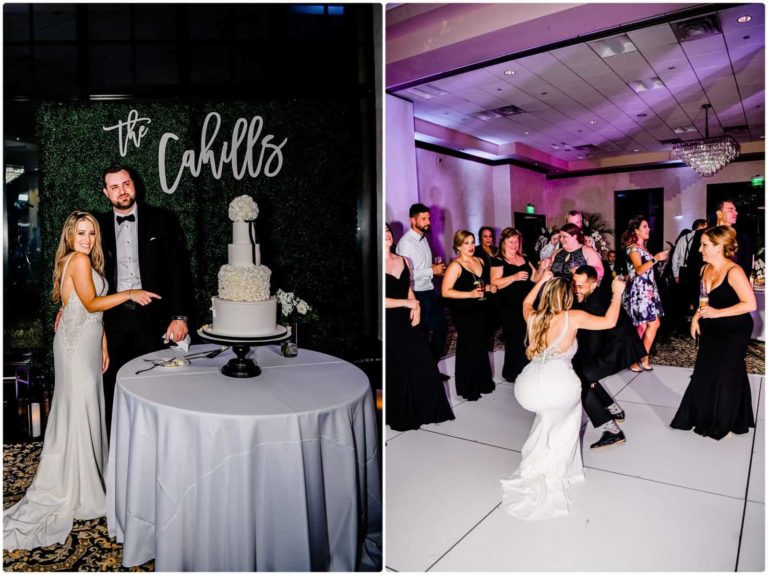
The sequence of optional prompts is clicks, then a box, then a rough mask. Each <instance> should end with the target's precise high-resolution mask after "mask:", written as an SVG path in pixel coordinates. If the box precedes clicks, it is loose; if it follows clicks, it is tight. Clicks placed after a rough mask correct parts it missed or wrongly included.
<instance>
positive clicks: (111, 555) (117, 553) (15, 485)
mask: <svg viewBox="0 0 768 575" xmlns="http://www.w3.org/2000/svg"><path fill="white" fill-rule="evenodd" d="M42 448H43V443H42V441H35V442H32V443H18V444H13V445H4V446H3V506H4V508H5V509H7V508H8V507H10V506H11V505H13V504H14V503H16V502H17V501H18V500H19V499H21V498H22V497H23V496H24V493H25V492H26V490H27V487H29V484H30V483H32V479H33V478H34V476H35V473H36V472H37V462H38V459H39V458H40V451H41V450H42ZM122 556H123V546H122V545H121V544H119V543H117V542H116V541H115V540H114V539H111V538H110V537H109V536H108V535H107V519H106V518H105V517H101V518H99V519H92V520H90V521H75V524H74V526H73V528H72V533H71V534H70V535H69V537H67V540H66V541H65V542H64V543H63V544H61V545H51V546H49V547H42V548H39V549H34V550H32V551H26V550H21V549H18V550H16V551H3V570H4V571H154V569H155V562H154V561H150V562H148V563H145V564H144V565H140V566H138V567H131V568H125V567H123V566H122V565H121V564H120V561H121V559H122Z"/></svg>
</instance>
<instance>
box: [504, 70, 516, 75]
mask: <svg viewBox="0 0 768 575" xmlns="http://www.w3.org/2000/svg"><path fill="white" fill-rule="evenodd" d="M504 75H505V76H514V75H515V71H514V70H504Z"/></svg>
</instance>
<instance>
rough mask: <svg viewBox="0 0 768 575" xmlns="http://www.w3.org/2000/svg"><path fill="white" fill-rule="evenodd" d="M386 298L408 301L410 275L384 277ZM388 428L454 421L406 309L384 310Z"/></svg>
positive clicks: (423, 339)
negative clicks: (385, 312) (385, 319)
mask: <svg viewBox="0 0 768 575" xmlns="http://www.w3.org/2000/svg"><path fill="white" fill-rule="evenodd" d="M386 282H387V283H386V292H385V293H386V296H387V297H391V298H396V299H406V298H407V297H408V287H409V286H410V283H411V273H410V269H409V268H408V266H407V265H405V263H404V264H403V271H402V273H401V274H400V277H395V276H393V275H391V274H386ZM386 350H387V358H388V359H387V375H386V383H387V391H386V406H387V425H389V426H390V427H391V428H392V429H394V430H395V431H407V430H409V429H418V428H419V427H420V426H422V425H425V424H427V423H440V422H442V421H447V420H450V419H454V416H453V410H452V409H451V404H450V403H449V401H448V397H447V396H446V393H445V388H444V387H443V381H442V379H441V377H440V372H439V371H438V369H437V365H436V364H435V360H434V359H433V357H432V353H431V352H430V351H429V345H428V343H427V338H426V336H425V335H424V331H423V330H422V329H421V326H419V325H417V326H415V327H414V326H412V325H411V319H410V310H409V309H408V308H406V307H395V308H387V335H386Z"/></svg>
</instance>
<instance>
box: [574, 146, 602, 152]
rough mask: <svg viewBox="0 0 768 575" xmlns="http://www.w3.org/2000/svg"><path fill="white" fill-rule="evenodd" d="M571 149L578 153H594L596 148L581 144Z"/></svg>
mask: <svg viewBox="0 0 768 575" xmlns="http://www.w3.org/2000/svg"><path fill="white" fill-rule="evenodd" d="M573 149H574V150H578V151H579V152H596V151H597V149H598V148H597V146H594V145H592V144H582V145H581V146H574V147H573Z"/></svg>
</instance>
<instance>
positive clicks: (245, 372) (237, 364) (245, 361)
mask: <svg viewBox="0 0 768 575" xmlns="http://www.w3.org/2000/svg"><path fill="white" fill-rule="evenodd" d="M278 327H279V328H281V329H277V330H275V331H276V333H274V334H271V335H266V336H262V337H231V336H226V335H221V334H217V333H216V332H214V331H212V330H211V326H210V325H204V326H203V327H201V328H200V329H198V330H197V335H199V336H200V339H202V340H203V341H207V342H210V343H218V344H225V345H231V346H232V351H234V352H235V357H234V358H233V359H230V360H229V361H228V362H227V363H226V365H223V366H222V368H221V373H223V374H224V375H226V376H229V377H256V376H257V375H260V374H261V368H260V367H259V366H258V365H256V362H255V361H253V360H252V359H250V358H248V357H246V356H247V355H248V352H249V351H250V349H251V347H252V346H253V347H256V346H260V345H268V344H272V343H280V342H283V341H285V340H286V339H288V338H290V337H291V334H290V333H289V332H288V330H287V329H286V328H285V327H284V326H278Z"/></svg>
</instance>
